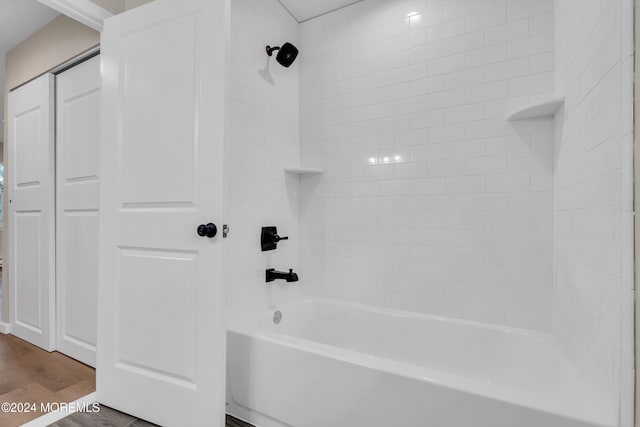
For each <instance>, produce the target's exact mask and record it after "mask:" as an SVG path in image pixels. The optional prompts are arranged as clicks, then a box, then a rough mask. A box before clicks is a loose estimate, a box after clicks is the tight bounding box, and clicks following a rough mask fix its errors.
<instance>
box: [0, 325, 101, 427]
mask: <svg viewBox="0 0 640 427" xmlns="http://www.w3.org/2000/svg"><path fill="white" fill-rule="evenodd" d="M95 389H96V375H95V370H94V369H93V368H91V367H89V366H87V365H84V364H82V363H80V362H78V361H76V360H73V359H71V358H69V357H67V356H65V355H63V354H60V353H57V352H54V353H49V352H46V351H44V350H42V349H40V348H38V347H36V346H34V345H31V344H29V343H28V342H26V341H23V340H21V339H19V338H16V337H14V336H13V335H4V334H0V402H2V403H3V402H9V403H16V404H18V403H20V404H25V403H29V404H35V406H36V408H35V409H36V411H35V412H13V413H10V412H0V426H2V427H14V426H15V427H17V426H20V425H22V424H24V423H26V422H27V421H30V420H32V419H34V418H38V417H39V416H41V415H43V413H44V412H41V411H40V409H41V407H40V404H41V403H66V402H73V401H75V400H77V399H79V398H80V397H82V396H86V395H87V394H89V393H92V392H94V391H95Z"/></svg>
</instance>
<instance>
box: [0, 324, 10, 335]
mask: <svg viewBox="0 0 640 427" xmlns="http://www.w3.org/2000/svg"><path fill="white" fill-rule="evenodd" d="M10 333H11V324H10V323H6V322H0V334H10Z"/></svg>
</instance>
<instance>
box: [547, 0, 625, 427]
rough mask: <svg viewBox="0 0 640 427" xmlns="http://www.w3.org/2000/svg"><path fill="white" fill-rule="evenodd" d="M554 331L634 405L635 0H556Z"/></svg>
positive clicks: (581, 362) (592, 372)
mask: <svg viewBox="0 0 640 427" xmlns="http://www.w3.org/2000/svg"><path fill="white" fill-rule="evenodd" d="M555 26H556V91H557V93H558V94H561V95H565V96H566V104H565V108H564V112H563V114H561V115H560V116H558V117H557V119H556V126H557V129H556V132H557V141H556V148H555V151H556V154H555V163H556V166H555V175H554V225H555V239H554V261H555V262H554V265H555V293H554V309H553V331H554V333H555V334H556V335H557V336H558V338H559V339H560V341H561V343H562V344H563V346H564V347H565V348H566V350H567V351H568V353H569V354H570V356H571V357H572V358H573V360H574V361H575V363H576V364H577V365H578V366H579V368H580V369H581V370H582V371H583V372H584V373H585V374H587V375H588V376H589V377H590V378H592V379H593V380H594V381H596V382H597V383H598V384H599V385H600V386H601V388H602V389H608V390H611V392H610V394H611V396H612V398H614V399H617V398H618V392H619V390H620V386H621V387H622V392H621V393H622V412H621V413H622V425H623V426H631V425H632V420H631V419H630V417H631V415H632V408H633V406H632V405H633V377H634V375H633V326H632V325H633V290H632V288H633V213H632V211H633V188H632V186H633V135H632V131H633V129H632V126H633V100H632V96H633V1H632V0H606V1H586V2H585V1H583V0H556V1H555Z"/></svg>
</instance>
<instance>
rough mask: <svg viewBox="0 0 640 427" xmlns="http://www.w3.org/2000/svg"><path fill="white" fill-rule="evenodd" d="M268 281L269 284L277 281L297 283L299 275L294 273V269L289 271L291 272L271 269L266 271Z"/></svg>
mask: <svg viewBox="0 0 640 427" xmlns="http://www.w3.org/2000/svg"><path fill="white" fill-rule="evenodd" d="M266 273H267V274H266V279H267V283H268V282H273V281H274V280H276V279H282V280H286V281H287V282H297V281H298V275H297V274H296V273H294V272H293V268H290V269H289V272H288V273H287V272H284V271H277V270H276V269H274V268H270V269H268V270H267V271H266Z"/></svg>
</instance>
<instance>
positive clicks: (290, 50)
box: [267, 43, 298, 67]
mask: <svg viewBox="0 0 640 427" xmlns="http://www.w3.org/2000/svg"><path fill="white" fill-rule="evenodd" d="M274 50H277V51H278V54H277V55H276V61H278V62H279V63H280V65H282V66H283V67H290V66H291V64H293V61H295V60H296V58H297V57H298V48H297V47H295V46H294V45H292V44H291V43H285V44H283V45H282V46H281V47H278V46H275V47H271V46H267V55H269V56H271V55H273V51H274Z"/></svg>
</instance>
